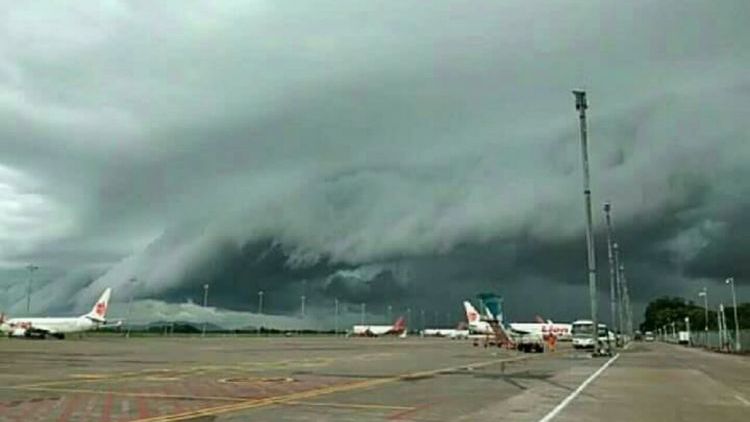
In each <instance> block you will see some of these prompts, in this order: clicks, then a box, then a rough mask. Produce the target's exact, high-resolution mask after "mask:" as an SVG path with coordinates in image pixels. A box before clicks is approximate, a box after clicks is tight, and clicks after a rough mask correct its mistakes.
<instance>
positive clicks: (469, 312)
mask: <svg viewBox="0 0 750 422" xmlns="http://www.w3.org/2000/svg"><path fill="white" fill-rule="evenodd" d="M464 309H466V319H467V320H468V321H469V324H473V323H476V322H479V312H477V310H476V309H474V307H473V306H472V305H471V303H469V302H468V301H464Z"/></svg>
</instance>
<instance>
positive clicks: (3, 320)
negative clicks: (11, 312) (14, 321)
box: [0, 313, 5, 324]
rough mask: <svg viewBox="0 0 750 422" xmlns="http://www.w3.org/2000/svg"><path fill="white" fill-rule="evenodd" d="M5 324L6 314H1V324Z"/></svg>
mask: <svg viewBox="0 0 750 422" xmlns="http://www.w3.org/2000/svg"><path fill="white" fill-rule="evenodd" d="M4 322H5V313H0V324H2V323H4Z"/></svg>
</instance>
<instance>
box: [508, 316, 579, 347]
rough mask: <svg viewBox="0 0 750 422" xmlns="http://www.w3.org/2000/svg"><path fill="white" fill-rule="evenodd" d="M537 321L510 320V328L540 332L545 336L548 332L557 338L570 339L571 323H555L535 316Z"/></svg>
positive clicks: (522, 331)
mask: <svg viewBox="0 0 750 422" xmlns="http://www.w3.org/2000/svg"><path fill="white" fill-rule="evenodd" d="M536 321H537V322H511V323H510V329H511V330H513V331H515V332H518V333H525V334H541V335H542V336H544V337H545V338H546V337H547V336H549V335H550V334H552V335H554V336H555V337H557V339H558V340H563V341H565V340H572V339H573V336H572V332H571V330H572V329H571V327H572V326H571V324H561V323H555V322H552V321H551V320H547V321H545V320H544V319H542V318H541V317H539V316H537V317H536Z"/></svg>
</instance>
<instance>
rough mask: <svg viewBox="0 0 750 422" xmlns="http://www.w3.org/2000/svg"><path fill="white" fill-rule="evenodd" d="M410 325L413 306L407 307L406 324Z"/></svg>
mask: <svg viewBox="0 0 750 422" xmlns="http://www.w3.org/2000/svg"><path fill="white" fill-rule="evenodd" d="M410 325H411V308H406V326H407V327H409V326H410ZM407 329H408V328H407Z"/></svg>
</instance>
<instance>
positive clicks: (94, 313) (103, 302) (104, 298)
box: [85, 287, 112, 322]
mask: <svg viewBox="0 0 750 422" xmlns="http://www.w3.org/2000/svg"><path fill="white" fill-rule="evenodd" d="M111 293H112V289H111V288H109V287H108V288H107V290H105V291H104V293H102V295H101V297H100V298H99V300H97V301H96V304H95V305H94V307H93V308H91V312H89V313H88V314H86V315H85V316H86V318H89V319H91V320H93V321H97V322H105V321H106V320H105V316H106V315H107V307H108V306H109V296H110V294H111Z"/></svg>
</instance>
